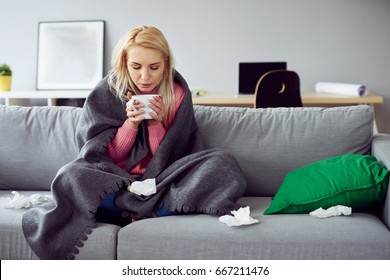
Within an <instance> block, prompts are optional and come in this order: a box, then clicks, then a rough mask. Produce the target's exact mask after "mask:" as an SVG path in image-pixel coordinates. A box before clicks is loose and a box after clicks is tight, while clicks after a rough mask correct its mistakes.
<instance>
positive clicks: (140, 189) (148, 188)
mask: <svg viewBox="0 0 390 280" xmlns="http://www.w3.org/2000/svg"><path fill="white" fill-rule="evenodd" d="M127 190H128V191H129V192H132V193H135V194H137V195H144V196H149V195H152V194H155V193H156V192H157V188H156V179H155V178H152V179H146V180H144V181H135V182H133V183H132V184H131V185H129V186H128V187H127Z"/></svg>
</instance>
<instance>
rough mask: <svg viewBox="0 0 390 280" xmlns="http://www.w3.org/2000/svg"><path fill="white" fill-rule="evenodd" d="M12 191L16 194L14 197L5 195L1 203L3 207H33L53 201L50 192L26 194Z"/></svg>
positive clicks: (0, 200)
mask: <svg viewBox="0 0 390 280" xmlns="http://www.w3.org/2000/svg"><path fill="white" fill-rule="evenodd" d="M11 193H12V194H13V195H14V197H12V198H11V197H5V198H4V197H3V198H1V199H0V205H1V206H2V207H4V208H15V209H21V208H31V207H34V206H36V205H40V204H42V203H45V202H49V201H53V198H52V197H51V195H48V194H45V195H41V194H32V195H30V196H25V195H22V194H20V193H18V192H17V191H12V192H11Z"/></svg>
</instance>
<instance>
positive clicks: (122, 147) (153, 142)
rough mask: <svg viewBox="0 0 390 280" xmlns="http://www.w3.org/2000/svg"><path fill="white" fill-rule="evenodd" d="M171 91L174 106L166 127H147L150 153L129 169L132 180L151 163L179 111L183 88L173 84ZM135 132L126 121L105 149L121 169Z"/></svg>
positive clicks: (161, 125)
mask: <svg viewBox="0 0 390 280" xmlns="http://www.w3.org/2000/svg"><path fill="white" fill-rule="evenodd" d="M173 89H174V94H175V105H174V108H173V111H172V113H171V114H169V115H168V127H164V125H163V124H162V123H159V124H157V125H155V126H149V125H147V128H148V135H149V139H148V142H149V147H150V153H149V154H148V155H147V156H146V157H145V158H144V159H143V160H141V161H140V162H139V163H138V164H136V165H135V166H133V167H132V168H131V170H130V174H131V175H132V176H133V177H134V178H139V177H141V176H142V175H143V174H144V172H145V170H146V167H147V166H148V164H149V162H150V161H151V159H152V157H153V155H154V154H155V153H156V151H157V149H158V147H159V146H160V143H161V142H162V140H163V139H164V136H165V134H166V133H167V130H168V129H169V127H170V126H171V124H172V122H173V120H174V119H175V116H176V112H177V110H178V109H179V107H180V105H181V102H182V101H183V98H184V95H185V93H184V90H183V88H182V87H181V86H180V85H179V84H176V83H175V84H174V87H173ZM137 132H138V129H134V128H132V127H131V126H130V125H129V124H128V123H127V120H126V121H125V122H124V123H123V125H122V126H121V127H120V128H119V129H118V132H117V134H116V135H115V137H114V138H113V139H112V141H111V143H110V144H109V145H108V147H107V152H108V154H109V156H110V157H111V158H112V159H113V160H114V162H115V163H116V164H118V166H120V167H122V168H124V167H125V164H126V161H127V158H128V154H129V152H130V150H131V149H132V148H133V145H134V142H135V139H136V136H137Z"/></svg>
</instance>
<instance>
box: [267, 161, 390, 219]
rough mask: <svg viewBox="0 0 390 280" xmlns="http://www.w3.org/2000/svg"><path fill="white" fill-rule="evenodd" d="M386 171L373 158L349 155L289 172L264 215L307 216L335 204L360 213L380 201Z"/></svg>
mask: <svg viewBox="0 0 390 280" xmlns="http://www.w3.org/2000/svg"><path fill="white" fill-rule="evenodd" d="M388 181H389V171H388V170H387V168H386V167H384V166H383V165H381V164H380V163H379V162H377V161H376V159H375V158H374V157H373V156H362V155H356V154H348V155H341V156H336V157H332V158H329V159H325V160H321V161H318V162H316V163H313V164H309V165H307V166H305V167H302V168H300V169H297V170H294V171H292V172H289V173H288V174H287V176H286V178H285V180H284V181H283V183H282V185H281V186H280V189H279V190H278V192H277V193H276V195H275V197H274V199H273V200H272V203H271V205H270V207H269V208H268V209H267V210H266V211H265V213H264V214H274V213H309V212H311V211H313V210H315V209H318V208H320V207H322V208H324V209H327V208H329V207H332V206H336V205H345V206H349V207H352V210H353V211H363V210H366V209H367V208H368V207H370V206H372V205H373V204H375V203H377V202H379V201H381V200H382V199H383V198H384V197H385V195H386V190H387V186H388Z"/></svg>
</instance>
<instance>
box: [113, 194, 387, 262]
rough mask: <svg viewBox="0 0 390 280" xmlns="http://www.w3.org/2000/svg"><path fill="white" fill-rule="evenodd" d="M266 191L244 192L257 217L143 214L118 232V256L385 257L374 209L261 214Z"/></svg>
mask: <svg viewBox="0 0 390 280" xmlns="http://www.w3.org/2000/svg"><path fill="white" fill-rule="evenodd" d="M270 202H271V198H270V197H243V198H241V199H240V200H239V202H238V203H239V204H240V205H241V206H250V210H251V217H253V218H255V219H258V220H259V223H256V224H252V225H249V226H242V227H228V226H227V225H225V224H224V223H221V222H220V221H219V220H218V217H217V216H210V215H177V216H169V217H162V218H153V219H144V220H140V221H137V222H135V223H131V224H130V225H128V226H126V227H124V228H122V229H121V230H120V231H119V234H118V259H119V260H131V259H134V260H148V259H149V260H150V259H154V260H162V259H169V260H195V259H197V260H212V259H216V260H221V259H222V260H227V259H235V260H246V259H249V260H260V259H263V260H274V259H279V260H292V259H300V260H317V259H324V260H341V259H347V260H351V259H364V260H368V259H374V260H379V259H386V260H388V259H390V237H389V230H388V229H387V227H386V226H385V225H384V224H383V223H382V222H381V220H380V219H379V218H378V217H376V216H375V215H373V214H369V213H354V214H353V215H352V216H343V217H334V218H329V219H317V218H314V217H312V216H310V215H307V214H280V215H263V212H264V210H265V209H266V208H267V207H268V206H269V204H270Z"/></svg>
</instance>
